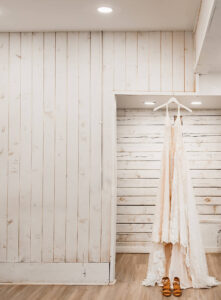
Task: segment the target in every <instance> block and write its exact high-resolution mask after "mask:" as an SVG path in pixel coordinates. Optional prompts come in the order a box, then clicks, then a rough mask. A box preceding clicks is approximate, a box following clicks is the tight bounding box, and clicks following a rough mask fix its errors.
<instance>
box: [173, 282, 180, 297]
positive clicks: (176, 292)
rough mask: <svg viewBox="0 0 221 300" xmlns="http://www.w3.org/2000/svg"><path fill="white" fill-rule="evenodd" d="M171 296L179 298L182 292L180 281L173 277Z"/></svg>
mask: <svg viewBox="0 0 221 300" xmlns="http://www.w3.org/2000/svg"><path fill="white" fill-rule="evenodd" d="M173 295H174V296H175V297H180V296H181V295H182V291H181V288H180V279H179V278H178V277H174V279H173Z"/></svg>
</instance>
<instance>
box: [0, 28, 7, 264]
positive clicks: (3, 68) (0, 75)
mask: <svg viewBox="0 0 221 300" xmlns="http://www.w3.org/2000/svg"><path fill="white" fill-rule="evenodd" d="M8 51H9V34H8V33H0V184H1V187H0V261H2V262H4V261H6V258H7V206H8V204H7V200H8V199H7V198H8V195H7V186H8V163H7V160H8Z"/></svg>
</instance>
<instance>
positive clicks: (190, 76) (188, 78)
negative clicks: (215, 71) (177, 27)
mask: <svg viewBox="0 0 221 300" xmlns="http://www.w3.org/2000/svg"><path fill="white" fill-rule="evenodd" d="M194 90H195V89H194V46H193V33H192V32H185V92H194Z"/></svg>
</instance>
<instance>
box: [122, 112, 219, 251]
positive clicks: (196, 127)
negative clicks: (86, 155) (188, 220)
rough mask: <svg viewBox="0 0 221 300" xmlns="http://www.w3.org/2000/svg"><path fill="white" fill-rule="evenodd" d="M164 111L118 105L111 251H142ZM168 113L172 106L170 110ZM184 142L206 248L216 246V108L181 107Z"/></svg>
mask: <svg viewBox="0 0 221 300" xmlns="http://www.w3.org/2000/svg"><path fill="white" fill-rule="evenodd" d="M164 114H165V112H156V113H154V116H153V113H152V111H150V110H142V109H140V110H133V109H131V110H129V109H128V110H118V118H117V120H118V123H117V124H118V127H117V128H118V130H117V136H118V144H117V150H118V154H117V158H118V182H117V186H118V189H117V194H118V201H117V202H118V208H117V251H118V252H148V251H149V249H150V248H149V246H150V241H151V231H152V223H153V219H154V213H155V201H156V196H157V191H158V187H159V176H160V160H161V151H162V147H163V132H164V130H163V126H164V120H165V116H164ZM172 114H174V112H172ZM182 120H183V132H184V141H185V148H186V151H187V155H188V159H189V160H190V168H191V176H192V182H193V187H194V193H195V197H196V202H197V208H198V213H199V218H200V221H201V229H202V235H203V240H204V245H205V248H206V250H207V251H214V252H216V251H220V250H221V235H220V231H221V164H220V161H221V111H220V110H217V111H212V110H208V111H200V110H198V111H194V112H193V114H189V115H188V114H187V113H186V112H183V116H182Z"/></svg>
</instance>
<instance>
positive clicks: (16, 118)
mask: <svg viewBox="0 0 221 300" xmlns="http://www.w3.org/2000/svg"><path fill="white" fill-rule="evenodd" d="M184 34H185V41H186V36H188V45H187V44H185V46H187V47H188V50H186V51H184V44H183V42H182V43H181V45H179V41H177V42H176V45H175V44H173V42H172V36H173V35H174V33H172V32H166V33H163V32H161V33H160V32H105V33H101V32H92V33H90V32H80V33H79V32H68V33H67V32H59V33H53V32H51V33H10V34H8V33H0V46H1V47H0V52H1V57H0V77H1V83H0V85H1V93H0V94H1V95H0V106H1V111H0V114H1V120H0V127H1V128H0V129H1V130H0V132H1V140H0V166H1V172H0V185H1V187H2V188H1V191H0V205H1V211H0V225H1V226H0V233H1V234H0V261H2V262H11V263H13V262H17V263H18V262H25V263H29V262H30V263H32V262H34V263H36V264H47V263H55V262H59V263H65V262H68V263H77V262H80V263H82V262H84V263H87V262H93V263H101V262H108V263H109V262H110V259H111V258H114V239H113V240H112V241H111V236H112V237H115V224H114V223H113V222H112V220H113V219H114V217H113V215H114V213H115V200H116V197H115V194H116V190H115V171H116V169H115V163H116V160H115V158H116V156H115V141H116V138H115V127H114V124H115V122H116V115H115V114H116V106H115V102H114V95H113V90H125V89H128V90H131V91H136V90H139V91H151V90H154V91H164V90H167V91H172V89H173V86H172V83H173V82H174V80H175V79H174V76H173V69H172V68H173V67H172V63H173V61H176V64H177V66H176V68H177V70H183V73H184V70H185V73H186V74H188V75H187V78H186V77H185V76H184V74H181V77H180V83H179V87H181V86H182V87H183V91H185V89H186V88H188V90H190V89H191V88H192V91H194V79H193V77H194V76H193V74H191V70H190V66H191V64H192V55H191V54H192V53H191V51H192V48H191V36H192V34H191V33H184V32H182V33H180V35H181V36H183V35H184ZM173 49H174V50H175V52H174V53H173ZM180 53H181V54H182V53H183V55H184V57H185V61H184V59H183V58H182V55H181V56H180ZM180 57H181V59H180ZM181 82H182V83H181ZM203 115H204V117H205V122H204V123H203V124H205V125H206V126H208V128H207V129H208V130H207V132H208V133H207V135H206V136H205V134H204V133H203V132H201V131H200V130H197V132H196V133H195V132H194V133H192V132H191V130H189V131H187V132H186V133H185V139H188V143H189V146H188V147H189V148H188V151H189V152H190V153H191V155H192V158H193V159H194V160H196V158H197V157H198V156H197V154H196V155H195V154H192V153H193V152H194V151H196V149H197V151H198V152H199V151H201V149H204V152H207V154H205V156H202V157H201V159H204V163H206V161H205V159H208V158H209V157H210V158H211V159H216V161H217V162H219V159H220V156H219V154H218V153H215V152H218V149H219V143H221V138H219V136H218V135H217V134H218V132H217V134H216V135H214V134H213V132H214V130H213V127H210V126H214V127H216V126H217V125H218V126H219V125H220V124H221V122H220V119H219V114H218V113H217V112H216V111H213V112H212V115H213V116H214V118H213V120H212V119H210V118H209V117H208V115H207V114H205V113H204V114H203ZM191 117H192V116H191ZM191 117H189V119H186V123H185V125H187V126H189V127H190V129H191V126H195V125H197V126H198V127H199V128H200V127H201V125H202V124H201V122H202V121H201V115H196V116H194V117H192V118H191ZM120 118H122V119H120ZM118 120H119V126H120V124H121V125H122V129H121V130H124V128H123V127H124V126H135V127H136V126H137V125H138V123H139V122H140V123H139V124H140V125H144V126H145V125H148V124H149V125H150V126H152V127H153V134H152V136H151V137H148V139H149V141H151V142H150V143H149V148H146V141H147V137H146V135H144V136H142V137H141V136H140V134H141V135H143V132H140V134H139V132H137V131H136V130H135V131H133V128H132V127H131V130H132V131H131V136H127V137H125V136H124V135H122V134H121V133H120V135H119V136H118V141H119V142H120V143H121V144H120V146H119V147H120V148H121V149H120V150H119V157H118V158H119V159H124V160H122V161H121V162H119V163H121V164H122V170H120V169H119V170H118V173H119V174H121V175H120V177H119V179H120V180H121V179H124V176H126V177H125V179H127V180H133V179H135V178H137V177H138V178H139V177H140V178H141V180H145V179H147V178H146V177H145V176H150V174H149V175H148V172H149V170H148V168H147V169H143V170H142V169H141V168H140V169H139V170H138V171H137V166H136V165H135V163H136V161H132V160H131V158H132V157H133V156H134V155H135V156H136V157H137V154H138V153H137V154H136V152H140V153H139V155H141V156H142V157H143V158H144V159H146V158H147V156H148V155H149V154H150V153H151V151H152V152H155V153H156V154H154V155H155V156H150V159H152V158H154V159H157V161H156V162H155V161H152V162H151V161H149V162H150V165H151V164H152V165H153V169H154V170H152V171H151V176H152V177H154V178H152V179H154V180H155V181H151V182H149V188H150V190H149V191H152V192H151V193H153V192H155V189H156V188H157V186H156V185H157V180H158V179H159V161H160V156H159V155H160V151H161V148H162V140H163V135H160V132H159V129H160V127H159V128H156V126H158V124H160V125H161V127H162V125H163V117H162V113H161V112H160V113H159V114H157V117H156V118H155V119H153V118H152V119H148V118H146V115H145V113H144V114H143V115H142V114H140V120H139V122H138V121H137V112H134V115H130V114H129V118H128V116H127V112H123V115H122V116H120V115H119V117H118ZM126 120H127V122H126ZM198 131H199V132H198ZM122 132H123V131H122ZM137 134H138V136H137ZM195 138H196V141H195V145H196V147H197V148H196V147H195V148H194V146H192V144H191V143H192V142H193V140H194V139H195ZM207 138H208V140H207ZM137 142H139V143H140V146H141V148H140V149H141V150H139V151H138V149H137V148H136V147H137V145H138V144H136V143H137ZM208 142H209V143H211V145H209V144H208ZM199 143H200V144H199ZM133 147H134V148H133ZM146 152H150V153H146ZM122 153H125V154H122ZM122 155H123V156H124V155H126V156H124V157H123V156H122ZM203 155H204V154H203ZM126 157H127V160H125V159H126ZM151 157H152V158H151ZM137 158H138V157H137ZM137 158H136V159H137ZM198 162H199V160H197V161H196V164H197V163H198ZM125 164H128V170H127V169H126V167H125ZM130 164H132V167H131V165H130ZM133 164H134V167H133ZM150 165H149V166H150ZM216 166H219V163H218V164H217V165H216ZM145 167H146V166H145ZM206 168H207V170H208V172H210V173H208V174H209V175H208V177H206V176H205V169H204V170H201V172H199V173H195V178H196V179H205V181H201V180H198V181H196V184H197V185H198V186H199V185H200V186H201V185H203V184H204V183H205V184H207V188H208V189H210V188H211V180H212V179H213V173H212V172H213V171H214V170H211V169H210V168H211V165H210V166H209V165H208V164H207V166H206ZM133 169H134V171H136V174H135V173H133ZM127 171H128V172H127ZM142 171H144V172H143V173H142ZM193 171H194V172H195V171H199V170H198V169H196V170H193ZM217 176H218V173H217ZM121 177H122V178H121ZM134 177H135V178H134ZM148 178H149V177H148ZM220 178H221V176H219V177H217V181H216V182H215V183H214V184H215V185H216V186H214V192H215V193H219V190H217V188H218V187H217V185H218V184H219V179H220ZM209 179H211V180H209ZM153 183H154V184H153ZM125 184H126V186H125ZM128 184H132V185H134V184H135V183H134V181H120V185H121V187H119V188H120V189H127V188H128V187H127V185H128ZM143 184H146V181H140V182H139V185H141V186H142V185H143ZM151 185H154V186H151ZM134 188H136V186H135V187H134ZM140 188H142V187H140ZM197 188H199V187H197ZM125 191H126V190H122V192H123V194H124V192H125ZM210 196H211V197H210V200H209V201H211V207H215V206H216V205H219V203H220V202H219V200H218V199H219V196H216V199H217V201H215V196H212V195H210ZM151 197H152V196H150V197H146V196H145V199H146V200H145V201H144V197H143V196H139V199H138V197H137V196H134V197H133V196H130V199H128V197H127V195H126V196H122V199H124V200H121V201H122V205H124V206H126V205H127V204H128V203H143V204H144V205H146V204H147V203H150V205H152V206H154V204H153V200H154V195H153V197H152V198H151ZM150 198H151V199H150ZM205 198H206V196H204V195H202V196H199V199H201V200H200V201H201V202H200V203H201V204H204V203H205V201H206V200H204V199H205ZM119 199H120V198H118V201H120V200H119ZM133 199H134V200H133ZM135 199H136V200H135ZM142 199H143V200H142ZM133 205H134V204H133ZM211 209H212V208H211ZM111 222H112V224H111ZM122 225H124V224H122ZM137 225H139V224H137ZM36 266H37V265H36ZM112 267H113V266H112ZM110 274H113V269H112V271H111V272H110ZM108 276H109V275H108ZM110 276H112V275H110ZM112 279H113V278H112ZM85 282H86V279H85Z"/></svg>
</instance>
